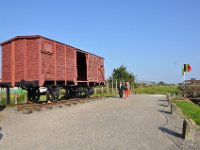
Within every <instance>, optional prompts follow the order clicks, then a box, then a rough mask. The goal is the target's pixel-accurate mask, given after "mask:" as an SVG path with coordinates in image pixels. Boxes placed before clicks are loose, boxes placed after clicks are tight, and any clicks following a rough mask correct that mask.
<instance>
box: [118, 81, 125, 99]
mask: <svg viewBox="0 0 200 150" xmlns="http://www.w3.org/2000/svg"><path fill="white" fill-rule="evenodd" d="M118 91H119V98H123V93H124V85H123V84H122V83H121V82H120V83H119V86H118Z"/></svg>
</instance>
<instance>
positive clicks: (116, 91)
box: [115, 80, 117, 92]
mask: <svg viewBox="0 0 200 150" xmlns="http://www.w3.org/2000/svg"><path fill="white" fill-rule="evenodd" d="M115 92H117V80H116V81H115Z"/></svg>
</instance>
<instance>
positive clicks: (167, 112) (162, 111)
mask: <svg viewBox="0 0 200 150" xmlns="http://www.w3.org/2000/svg"><path fill="white" fill-rule="evenodd" d="M158 111H159V112H161V113H165V114H169V115H171V112H169V111H164V110H158Z"/></svg>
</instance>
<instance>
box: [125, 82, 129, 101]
mask: <svg viewBox="0 0 200 150" xmlns="http://www.w3.org/2000/svg"><path fill="white" fill-rule="evenodd" d="M129 89H130V84H129V82H128V81H126V82H125V90H124V94H125V98H127V97H128V95H129Z"/></svg>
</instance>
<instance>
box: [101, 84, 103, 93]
mask: <svg viewBox="0 0 200 150" xmlns="http://www.w3.org/2000/svg"><path fill="white" fill-rule="evenodd" d="M101 93H102V94H103V85H102V86H101Z"/></svg>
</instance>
